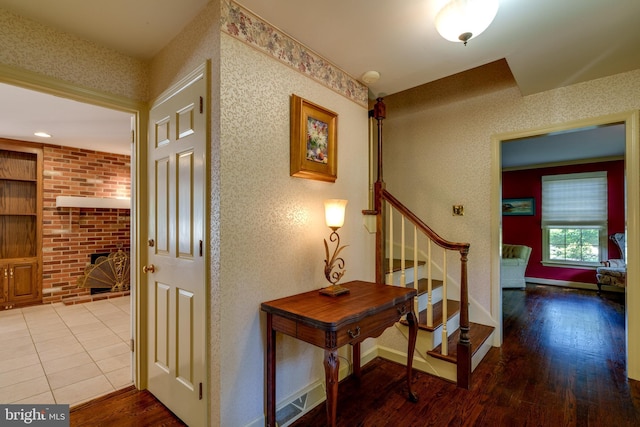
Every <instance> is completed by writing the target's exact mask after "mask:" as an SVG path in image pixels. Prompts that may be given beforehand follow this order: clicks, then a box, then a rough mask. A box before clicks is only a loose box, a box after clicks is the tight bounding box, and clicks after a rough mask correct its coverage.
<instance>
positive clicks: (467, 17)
mask: <svg viewBox="0 0 640 427" xmlns="http://www.w3.org/2000/svg"><path fill="white" fill-rule="evenodd" d="M498 6H499V3H498V0H451V1H449V2H448V3H447V4H446V5H445V6H444V7H443V8H442V9H441V10H440V12H438V14H437V15H436V29H437V30H438V32H439V33H440V35H441V36H442V37H444V38H445V39H447V40H449V41H452V42H465V43H466V42H467V40H470V39H472V38H474V37H477V36H478V35H480V34H481V33H482V32H483V31H484V30H486V29H487V28H488V27H489V25H491V22H493V18H495V17H496V13H498Z"/></svg>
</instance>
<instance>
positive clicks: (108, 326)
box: [0, 296, 132, 406]
mask: <svg viewBox="0 0 640 427" xmlns="http://www.w3.org/2000/svg"><path fill="white" fill-rule="evenodd" d="M129 298H130V297H129V296H126V297H122V298H114V299H109V300H100V301H94V302H89V303H85V304H77V305H69V306H66V305H64V304H62V303H57V304H48V305H38V306H32V307H25V308H22V309H13V310H7V311H0V361H2V363H0V402H2V403H37V404H47V403H63V404H69V405H71V406H73V405H77V404H79V403H82V402H85V401H87V400H91V399H93V398H95V397H98V396H101V395H104V394H107V393H110V392H112V391H114V390H118V389H121V388H124V387H126V386H128V385H130V384H132V373H131V355H132V353H131V352H130V351H129V344H128V343H129V338H130V333H129V329H130V319H129V317H130V315H129V312H130V310H129V307H130V306H129V303H130V299H129Z"/></svg>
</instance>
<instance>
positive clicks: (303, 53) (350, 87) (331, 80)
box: [220, 1, 368, 108]
mask: <svg viewBox="0 0 640 427" xmlns="http://www.w3.org/2000/svg"><path fill="white" fill-rule="evenodd" d="M223 7H224V8H225V9H226V10H223V13H222V14H221V15H222V16H221V18H220V19H221V21H222V22H221V28H222V31H223V32H224V33H226V34H228V35H230V36H232V37H234V38H236V39H238V40H240V41H242V42H243V43H246V44H247V45H249V46H251V47H254V48H256V49H257V50H259V51H261V52H263V53H265V54H267V55H269V56H271V57H273V58H274V59H277V60H278V61H280V62H282V63H284V64H286V65H288V66H289V67H291V68H293V69H295V70H297V71H298V72H300V73H302V74H304V75H305V76H308V77H310V78H312V79H314V80H315V81H317V82H319V83H321V84H322V85H324V86H326V87H328V88H329V89H331V90H333V91H335V92H337V93H339V94H341V95H343V96H344V97H346V98H348V99H350V100H352V101H353V102H355V103H357V104H358V105H361V106H363V107H365V108H366V107H368V88H367V86H365V85H363V84H362V83H360V82H359V81H357V80H356V79H354V78H353V77H351V76H350V75H349V74H347V73H346V72H344V71H343V70H341V69H340V68H338V67H337V66H335V65H333V64H332V63H331V62H329V61H328V60H326V59H324V58H323V57H321V56H320V55H318V54H317V53H315V52H314V51H312V50H311V49H309V48H308V47H306V46H304V45H303V44H302V43H300V42H298V41H297V40H295V39H293V38H292V37H290V36H289V35H287V34H285V33H284V32H282V31H280V30H279V29H277V28H276V27H274V26H272V25H271V24H269V23H268V22H266V21H264V20H263V19H262V18H260V17H258V16H256V15H255V14H253V13H252V12H250V11H248V10H247V9H245V8H243V7H242V6H240V5H239V4H237V3H235V2H233V1H227V2H224V5H223Z"/></svg>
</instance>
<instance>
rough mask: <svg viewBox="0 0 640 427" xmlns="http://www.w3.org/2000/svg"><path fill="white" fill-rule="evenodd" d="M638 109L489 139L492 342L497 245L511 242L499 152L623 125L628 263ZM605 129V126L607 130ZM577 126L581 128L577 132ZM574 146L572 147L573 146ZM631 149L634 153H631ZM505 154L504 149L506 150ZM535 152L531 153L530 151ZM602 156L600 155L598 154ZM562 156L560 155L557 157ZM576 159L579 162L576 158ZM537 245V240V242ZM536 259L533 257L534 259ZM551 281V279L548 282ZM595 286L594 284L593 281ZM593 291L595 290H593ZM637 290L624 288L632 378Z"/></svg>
mask: <svg viewBox="0 0 640 427" xmlns="http://www.w3.org/2000/svg"><path fill="white" fill-rule="evenodd" d="M637 122H638V113H637V112H635V111H634V112H628V113H623V114H617V115H611V116H605V117H600V118H594V119H587V120H581V121H578V122H572V123H564V124H561V125H555V126H550V127H548V128H543V129H537V130H530V131H522V132H514V133H510V134H503V135H497V136H495V137H494V138H493V139H492V153H493V155H492V191H491V194H492V199H491V203H492V209H491V211H492V220H491V230H492V231H491V235H492V238H491V242H492V244H491V247H492V255H491V259H492V262H491V269H492V277H493V279H492V300H493V301H494V302H495V303H494V304H493V305H492V315H493V316H494V319H496V321H497V323H498V324H499V327H498V328H497V334H496V344H497V345H500V344H501V343H502V336H503V335H502V287H501V284H500V279H501V274H500V270H501V247H502V243H503V242H505V243H511V242H506V241H505V240H504V237H505V236H504V233H505V231H506V230H505V227H504V223H505V218H504V217H503V216H502V199H503V194H502V192H503V185H504V183H503V156H504V155H505V151H504V149H505V147H508V146H509V144H516V143H517V142H518V141H524V140H526V139H527V138H543V137H549V136H560V135H570V134H572V133H575V134H577V135H580V132H587V131H591V130H595V129H605V130H607V128H611V129H614V127H612V126H611V125H614V124H620V125H621V126H623V127H624V156H623V159H624V160H622V165H623V170H624V173H623V175H624V177H623V186H624V187H625V188H624V190H623V194H624V197H625V200H624V204H623V206H624V207H623V211H624V216H623V223H624V227H625V230H624V231H625V232H626V235H627V236H628V244H627V251H628V263H629V265H631V263H632V262H633V261H634V260H637V258H638V256H639V255H640V254H638V247H637V245H638V241H637V240H638V239H637V237H636V236H635V235H634V234H635V233H637V221H638V218H639V217H640V207H639V205H638V199H639V195H638V194H637V192H638V176H639V173H638V168H639V167H640V162H639V160H638V158H637V152H638V144H639V141H638V140H639V137H638V124H637ZM611 129H609V130H611ZM577 130H581V131H580V132H578V131H577ZM531 145H532V146H531V147H529V148H531V149H533V150H535V151H540V150H539V149H540V147H541V146H540V145H538V147H537V149H536V147H535V145H534V144H531ZM574 150H575V147H574ZM634 153H635V154H634ZM507 154H509V153H508V150H507ZM534 154H535V153H534ZM600 156H602V155H600ZM613 157H614V158H612V159H609V160H611V161H616V159H615V157H616V156H613ZM619 157H620V156H619V155H618V160H620V158H619ZM561 160H562V159H561ZM564 161H565V163H566V162H568V159H565V160H564ZM577 163H580V162H577ZM547 166H561V165H553V164H552V165H547ZM540 227H541V224H540V223H538V224H537V227H536V228H538V229H540ZM507 232H508V231H507ZM538 244H539V245H540V243H538ZM540 261H541V260H540V259H539V256H538V259H537V263H540ZM534 262H536V261H534ZM628 273H629V274H628V276H627V278H628V280H629V282H631V283H632V282H633V280H634V278H635V277H637V276H636V275H637V274H638V272H637V271H635V267H632V268H631V271H630V272H628ZM593 276H594V278H595V270H594V271H593ZM552 284H555V283H552ZM594 287H595V285H594ZM594 293H595V292H594ZM639 296H640V295H638V293H637V292H635V291H633V290H631V291H630V290H629V289H627V292H626V307H627V310H626V313H625V315H626V327H627V330H626V337H627V374H628V376H629V377H630V378H633V379H636V378H638V376H640V365H639V364H638V363H636V362H635V359H634V357H633V355H634V354H636V355H637V354H638V353H636V352H637V351H638V344H639V343H640V342H639V341H638V340H637V339H636V338H635V337H636V336H637V335H636V334H635V333H634V332H637V331H636V330H635V326H634V325H633V324H632V321H631V319H632V318H633V317H634V316H635V314H633V311H634V310H633V309H632V308H633V307H634V306H635V307H637V306H639V305H640V299H639Z"/></svg>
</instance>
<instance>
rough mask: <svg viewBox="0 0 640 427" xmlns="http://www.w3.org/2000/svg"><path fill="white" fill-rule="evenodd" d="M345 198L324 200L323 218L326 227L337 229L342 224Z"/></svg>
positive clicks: (345, 203) (345, 204) (345, 205)
mask: <svg viewBox="0 0 640 427" xmlns="http://www.w3.org/2000/svg"><path fill="white" fill-rule="evenodd" d="M346 207H347V200H341V199H327V200H325V201H324V218H325V221H326V222H327V227H329V228H332V229H334V230H337V229H338V228H340V227H342V225H343V224H344V211H345V208H346Z"/></svg>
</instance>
